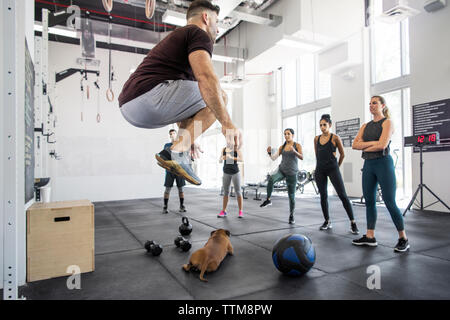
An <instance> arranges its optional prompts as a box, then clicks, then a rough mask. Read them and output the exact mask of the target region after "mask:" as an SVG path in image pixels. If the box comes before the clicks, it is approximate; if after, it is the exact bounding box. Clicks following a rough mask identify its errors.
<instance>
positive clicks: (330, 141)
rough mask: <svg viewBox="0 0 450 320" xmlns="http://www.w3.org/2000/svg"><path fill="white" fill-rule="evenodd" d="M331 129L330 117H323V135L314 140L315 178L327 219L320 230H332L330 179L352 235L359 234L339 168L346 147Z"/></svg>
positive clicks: (325, 115) (321, 127)
mask: <svg viewBox="0 0 450 320" xmlns="http://www.w3.org/2000/svg"><path fill="white" fill-rule="evenodd" d="M330 128H331V118H330V115H329V114H324V115H322V118H321V119H320V130H321V131H322V134H321V135H320V136H317V137H315V139H314V149H315V151H316V160H317V165H316V171H315V174H314V178H315V180H316V183H317V187H318V189H319V193H320V205H321V207H322V213H323V216H324V218H325V222H324V223H323V225H322V226H321V227H320V230H327V229H331V228H332V225H331V221H330V215H329V213H328V178H330V181H331V183H332V184H333V187H334V189H335V190H336V193H337V194H338V196H339V199H341V201H342V204H343V205H344V208H345V211H346V212H347V215H348V218H349V219H350V222H351V224H350V230H351V232H352V233H354V234H358V233H359V231H358V227H357V226H356V223H355V218H354V216H353V208H352V205H351V203H350V200H348V197H347V193H346V192H345V187H344V181H343V180H342V176H341V172H340V171H339V167H340V165H341V164H342V161H344V156H345V155H344V147H343V146H342V142H341V139H340V138H339V136H338V135H334V134H332V133H331V132H330ZM336 148H338V149H339V164H338V161H337V159H336Z"/></svg>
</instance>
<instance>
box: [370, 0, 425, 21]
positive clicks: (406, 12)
mask: <svg viewBox="0 0 450 320" xmlns="http://www.w3.org/2000/svg"><path fill="white" fill-rule="evenodd" d="M419 13H420V10H417V9H415V8H413V7H411V6H409V4H408V1H406V0H383V13H382V14H381V15H380V16H378V17H377V19H378V20H379V21H381V22H385V23H397V22H399V21H402V20H404V19H406V18H409V17H413V16H416V15H418V14H419Z"/></svg>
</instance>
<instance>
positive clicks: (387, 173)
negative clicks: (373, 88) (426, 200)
mask: <svg viewBox="0 0 450 320" xmlns="http://www.w3.org/2000/svg"><path fill="white" fill-rule="evenodd" d="M370 113H371V114H372V115H373V120H372V121H370V122H368V123H365V124H364V125H363V126H362V127H361V129H360V130H359V132H358V134H357V135H356V137H355V140H354V141H353V146H352V147H353V149H356V150H361V151H362V158H363V159H364V167H363V172H362V189H363V195H364V200H365V204H366V219H367V234H365V235H364V236H363V237H362V238H361V239H358V240H353V244H354V245H358V246H372V247H375V246H377V245H378V243H377V241H376V239H375V225H376V221H377V207H376V192H377V185H379V186H380V188H381V192H382V195H383V200H384V203H385V205H386V208H387V209H388V211H389V213H390V215H391V218H392V221H393V222H394V224H395V227H396V228H397V231H398V235H399V239H398V243H397V245H396V246H395V248H394V250H395V251H397V252H405V251H407V250H408V249H409V241H408V238H407V237H406V233H405V225H404V221H403V216H402V214H401V212H400V209H399V208H398V206H397V204H396V200H395V193H396V188H397V182H396V177H395V168H394V162H393V160H392V157H391V155H390V154H389V145H390V143H391V142H390V141H391V137H392V134H393V133H394V125H393V123H392V120H391V119H390V116H389V110H388V108H387V106H386V101H385V99H384V98H383V97H380V96H373V97H372V99H370Z"/></svg>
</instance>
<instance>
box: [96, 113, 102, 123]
mask: <svg viewBox="0 0 450 320" xmlns="http://www.w3.org/2000/svg"><path fill="white" fill-rule="evenodd" d="M100 120H101V116H100V113H97V122H98V123H100Z"/></svg>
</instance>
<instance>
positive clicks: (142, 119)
mask: <svg viewBox="0 0 450 320" xmlns="http://www.w3.org/2000/svg"><path fill="white" fill-rule="evenodd" d="M205 107H206V103H205V101H204V100H203V98H202V95H201V94H200V89H199V88H198V82H197V81H189V80H167V81H165V82H163V83H160V84H159V85H157V86H156V87H154V88H153V89H152V90H150V91H148V92H146V93H144V94H142V95H140V96H139V97H137V98H135V99H133V100H131V101H129V102H127V103H125V104H124V105H123V106H122V107H121V108H120V111H121V112H122V115H123V117H124V118H125V119H126V120H127V121H128V122H129V123H131V124H132V125H134V126H136V127H139V128H147V129H154V128H162V127H165V126H167V125H169V124H172V123H176V122H180V121H183V120H186V119H188V118H190V117H192V116H194V115H195V114H196V113H197V112H199V111H200V110H201V109H203V108H205Z"/></svg>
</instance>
